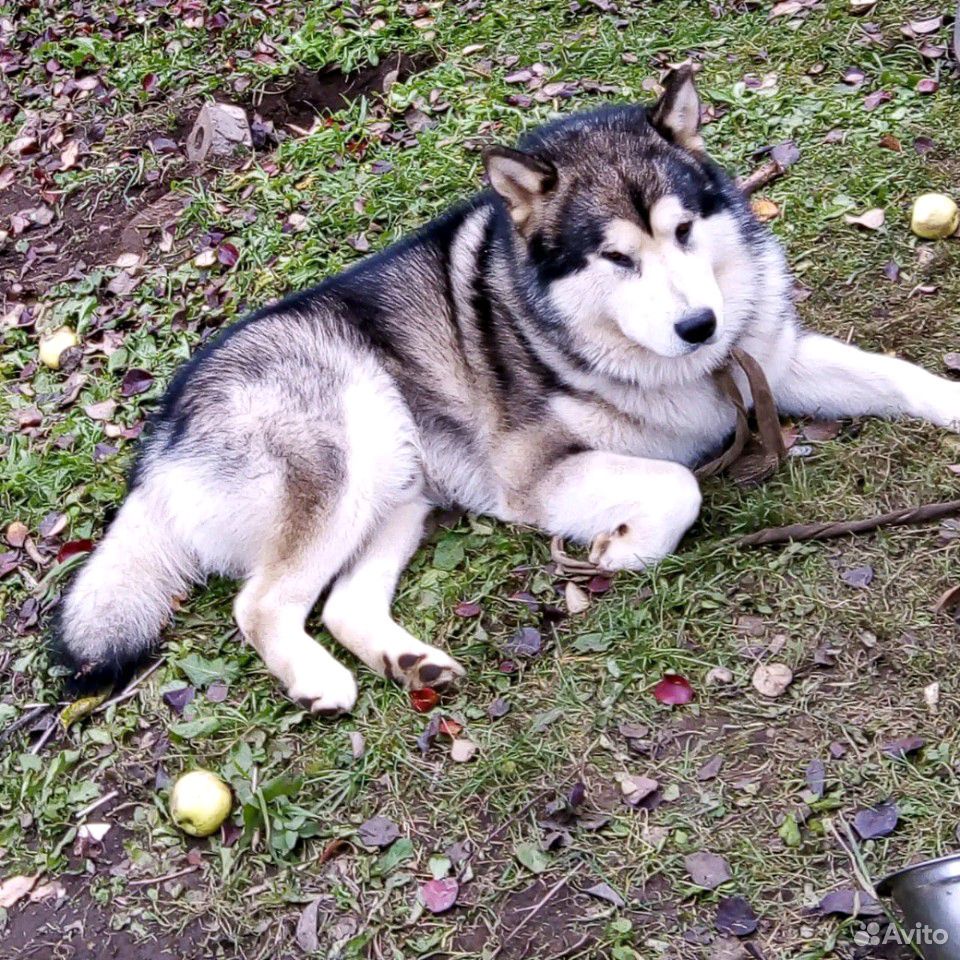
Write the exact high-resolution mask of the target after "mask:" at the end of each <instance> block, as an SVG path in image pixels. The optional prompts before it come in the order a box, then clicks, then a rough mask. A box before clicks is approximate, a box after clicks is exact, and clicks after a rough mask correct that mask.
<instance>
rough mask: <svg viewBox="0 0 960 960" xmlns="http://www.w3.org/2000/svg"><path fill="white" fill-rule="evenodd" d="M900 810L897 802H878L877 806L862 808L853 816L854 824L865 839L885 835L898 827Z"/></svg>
mask: <svg viewBox="0 0 960 960" xmlns="http://www.w3.org/2000/svg"><path fill="white" fill-rule="evenodd" d="M899 820H900V811H899V810H897V805H896V804H895V803H893V802H892V801H891V802H888V803H878V804H877V805H876V806H875V807H868V808H867V809H866V810H861V811H859V813H857V815H856V816H855V817H854V818H853V825H854V827H855V828H856V830H857V833H859V834H860V837H861V839H863V840H872V839H874V838H875V837H885V836H887V834H889V833H893V831H894V830H895V829H896V827H897V823H898V822H899Z"/></svg>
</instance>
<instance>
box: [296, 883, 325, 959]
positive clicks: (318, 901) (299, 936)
mask: <svg viewBox="0 0 960 960" xmlns="http://www.w3.org/2000/svg"><path fill="white" fill-rule="evenodd" d="M321 906H323V907H324V908H325V909H324V913H325V914H326V913H328V912H332V910H333V909H334V907H335V901H334V900H333V898H332V897H327V896H323V897H316V898H315V899H313V900H311V901H310V902H309V903H308V904H307V905H306V906H305V907H304V908H303V911H302V912H301V914H300V919H299V920H298V921H297V929H296V933H295V934H294V937H295V939H296V941H297V946H298V947H299V948H300V949H301V950H303V952H304V953H308V954H314V953H316V952H317V950H319V949H320V938H319V936H318V933H317V931H318V929H319V923H318V914H319V911H320V907H321Z"/></svg>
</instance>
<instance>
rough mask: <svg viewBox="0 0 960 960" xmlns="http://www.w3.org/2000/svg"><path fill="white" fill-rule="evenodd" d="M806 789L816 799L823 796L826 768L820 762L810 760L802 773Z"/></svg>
mask: <svg viewBox="0 0 960 960" xmlns="http://www.w3.org/2000/svg"><path fill="white" fill-rule="evenodd" d="M803 776H804V780H806V782H807V789H808V790H809V791H810V792H811V793H812V794H813V795H814V796H815V797H816V798H817V799H820V797H822V796H823V791H824V787H825V784H826V779H827V768H826V766H825V765H824V762H823V761H822V760H811V761H810V762H809V763H808V764H807V769H806V770H805V771H804V775H803Z"/></svg>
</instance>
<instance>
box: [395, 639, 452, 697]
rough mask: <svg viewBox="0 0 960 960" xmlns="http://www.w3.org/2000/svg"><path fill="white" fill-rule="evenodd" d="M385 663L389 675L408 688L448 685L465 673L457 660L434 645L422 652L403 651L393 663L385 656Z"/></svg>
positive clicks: (435, 687)
mask: <svg viewBox="0 0 960 960" xmlns="http://www.w3.org/2000/svg"><path fill="white" fill-rule="evenodd" d="M384 663H385V666H386V667H387V669H386V673H387V676H389V677H391V678H392V679H394V680H396V681H397V682H398V683H401V684H403V686H404V687H406V688H407V689H408V690H419V689H421V688H422V687H433V688H434V689H438V688H441V687H446V686H449V685H450V684H452V683H453V682H454V681H455V680H456V679H457V678H458V677H462V676H463V674H464V669H463V667H461V666H460V664H459V663H457V661H456V660H454V659H453V658H452V657H450V656H448V655H447V654H445V653H444V652H443V651H442V650H437V649H435V648H433V647H427V648H426V650H425V651H423V652H421V653H401V654H400V655H399V656H398V657H397V658H396V660H395V661H394V663H392V664H391V663H390V661H389V658H387V657H384Z"/></svg>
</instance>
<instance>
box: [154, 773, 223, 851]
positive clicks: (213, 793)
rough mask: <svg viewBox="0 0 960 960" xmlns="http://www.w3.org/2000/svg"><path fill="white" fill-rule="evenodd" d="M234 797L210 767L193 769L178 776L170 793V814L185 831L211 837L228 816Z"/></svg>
mask: <svg viewBox="0 0 960 960" xmlns="http://www.w3.org/2000/svg"><path fill="white" fill-rule="evenodd" d="M232 803H233V796H232V795H231V793H230V788H229V787H228V786H227V785H226V784H225V783H224V782H223V781H222V780H221V779H220V778H219V777H218V776H217V775H216V774H215V773H211V772H210V771H209V770H191V771H190V772H189V773H185V774H183V775H182V776H180V777H178V778H177V782H176V783H175V784H174V785H173V792H172V793H171V794H170V816H171V817H173V822H174V823H175V824H176V825H177V826H178V827H179V828H180V829H181V830H183V831H184V832H185V833H189V834H191V835H192V836H194V837H207V836H209V835H210V834H211V833H213V832H214V831H215V830H217V829H218V828H219V826H220V824H221V823H223V821H224V820H226V819H227V815H228V814H229V813H230V807H231V805H232Z"/></svg>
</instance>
